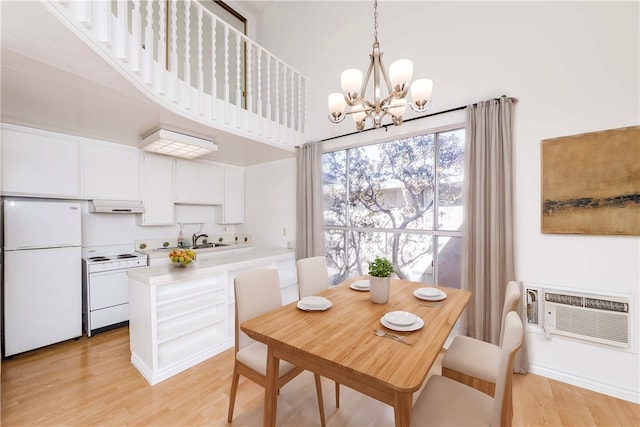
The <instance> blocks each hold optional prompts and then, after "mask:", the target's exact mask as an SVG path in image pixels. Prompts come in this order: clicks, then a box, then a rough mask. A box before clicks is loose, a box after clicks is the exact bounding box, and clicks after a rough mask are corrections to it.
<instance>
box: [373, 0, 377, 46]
mask: <svg viewBox="0 0 640 427" xmlns="http://www.w3.org/2000/svg"><path fill="white" fill-rule="evenodd" d="M373 39H374V41H375V42H376V43H378V0H375V1H374V2H373Z"/></svg>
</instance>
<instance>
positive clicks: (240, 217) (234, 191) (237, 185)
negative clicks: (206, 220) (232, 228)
mask: <svg viewBox="0 0 640 427" xmlns="http://www.w3.org/2000/svg"><path fill="white" fill-rule="evenodd" d="M243 222H244V169H241V168H225V169H224V203H223V205H222V223H223V224H241V223H243Z"/></svg>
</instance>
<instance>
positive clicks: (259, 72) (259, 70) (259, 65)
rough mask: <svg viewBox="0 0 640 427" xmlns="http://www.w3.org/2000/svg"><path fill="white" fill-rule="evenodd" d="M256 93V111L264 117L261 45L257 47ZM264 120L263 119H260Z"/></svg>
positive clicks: (260, 116) (259, 115)
mask: <svg viewBox="0 0 640 427" xmlns="http://www.w3.org/2000/svg"><path fill="white" fill-rule="evenodd" d="M256 51H257V52H256V74H257V78H256V85H257V86H258V87H257V89H256V95H257V96H258V102H257V105H256V113H257V114H258V117H259V118H262V49H260V48H259V47H258V48H257V49H256ZM260 122H262V120H260Z"/></svg>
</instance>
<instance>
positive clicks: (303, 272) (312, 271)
mask: <svg viewBox="0 0 640 427" xmlns="http://www.w3.org/2000/svg"><path fill="white" fill-rule="evenodd" d="M296 269H297V271H298V294H299V295H300V298H304V297H308V296H311V295H316V294H319V293H320V292H323V291H326V290H327V289H329V269H328V268H327V258H326V257H324V256H315V257H309V258H301V259H299V260H297V261H296ZM335 389H336V408H339V407H340V383H338V382H336V387H335Z"/></svg>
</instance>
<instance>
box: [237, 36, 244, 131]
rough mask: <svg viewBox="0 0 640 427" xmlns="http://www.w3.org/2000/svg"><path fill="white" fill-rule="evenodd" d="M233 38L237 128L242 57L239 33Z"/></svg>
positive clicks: (238, 123) (240, 100) (239, 110)
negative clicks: (234, 47)
mask: <svg viewBox="0 0 640 427" xmlns="http://www.w3.org/2000/svg"><path fill="white" fill-rule="evenodd" d="M235 36H236V127H237V128H239V127H240V121H241V120H240V117H241V116H240V115H241V113H242V107H243V105H242V104H243V98H242V86H243V85H242V80H241V73H240V70H241V68H242V67H241V63H240V61H241V58H242V56H241V55H240V42H241V40H240V33H238V32H237V31H236V32H235Z"/></svg>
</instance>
